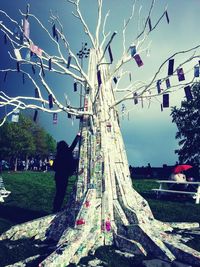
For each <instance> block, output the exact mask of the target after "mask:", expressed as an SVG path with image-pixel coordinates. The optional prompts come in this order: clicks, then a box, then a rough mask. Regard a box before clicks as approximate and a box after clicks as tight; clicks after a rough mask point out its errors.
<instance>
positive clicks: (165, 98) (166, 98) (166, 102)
mask: <svg viewBox="0 0 200 267" xmlns="http://www.w3.org/2000/svg"><path fill="white" fill-rule="evenodd" d="M162 106H163V108H168V107H169V94H163V105H162Z"/></svg>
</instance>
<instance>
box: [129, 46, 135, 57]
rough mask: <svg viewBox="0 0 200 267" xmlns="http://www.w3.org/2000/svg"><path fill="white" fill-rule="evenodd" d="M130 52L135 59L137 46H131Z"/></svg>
mask: <svg viewBox="0 0 200 267" xmlns="http://www.w3.org/2000/svg"><path fill="white" fill-rule="evenodd" d="M130 50H131V56H132V57H134V56H135V54H136V46H135V45H131V46H130Z"/></svg>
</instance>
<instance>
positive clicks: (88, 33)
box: [67, 0, 95, 48]
mask: <svg viewBox="0 0 200 267" xmlns="http://www.w3.org/2000/svg"><path fill="white" fill-rule="evenodd" d="M67 1H68V2H69V3H71V4H73V5H75V6H76V12H77V14H78V15H74V14H73V15H74V16H75V17H76V18H79V19H80V21H81V23H82V24H83V27H84V31H85V33H86V34H87V35H88V36H89V38H90V41H91V43H92V46H93V47H94V48H95V40H94V38H93V36H92V34H91V32H90V30H89V28H88V26H87V24H86V22H85V20H84V19H83V17H82V14H81V11H80V8H79V2H80V0H76V1H71V0H67Z"/></svg>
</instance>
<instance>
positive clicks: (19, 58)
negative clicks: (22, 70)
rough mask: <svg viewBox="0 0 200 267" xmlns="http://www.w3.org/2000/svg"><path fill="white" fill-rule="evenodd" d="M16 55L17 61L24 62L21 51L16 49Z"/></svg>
mask: <svg viewBox="0 0 200 267" xmlns="http://www.w3.org/2000/svg"><path fill="white" fill-rule="evenodd" d="M14 54H15V57H16V59H17V60H22V57H21V54H20V51H19V49H16V48H15V49H14Z"/></svg>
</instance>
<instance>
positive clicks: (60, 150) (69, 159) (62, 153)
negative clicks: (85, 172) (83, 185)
mask: <svg viewBox="0 0 200 267" xmlns="http://www.w3.org/2000/svg"><path fill="white" fill-rule="evenodd" d="M79 139H80V133H78V134H77V136H76V137H75V139H74V141H73V143H72V144H71V146H70V147H69V146H68V144H67V143H66V142H65V141H60V142H58V143H57V152H56V157H55V160H54V162H53V166H52V167H53V170H54V171H55V183H56V194H55V197H54V202H53V212H58V211H60V210H61V207H62V204H63V200H64V197H65V193H66V188H67V184H68V178H69V177H70V176H71V175H72V174H73V173H74V171H75V169H76V166H75V161H74V158H73V154H72V152H73V150H74V148H75V147H76V145H77V143H78V141H79Z"/></svg>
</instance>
